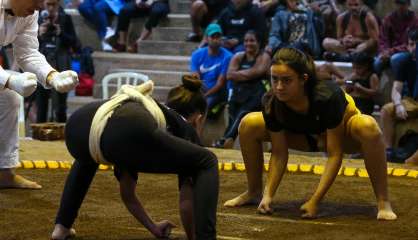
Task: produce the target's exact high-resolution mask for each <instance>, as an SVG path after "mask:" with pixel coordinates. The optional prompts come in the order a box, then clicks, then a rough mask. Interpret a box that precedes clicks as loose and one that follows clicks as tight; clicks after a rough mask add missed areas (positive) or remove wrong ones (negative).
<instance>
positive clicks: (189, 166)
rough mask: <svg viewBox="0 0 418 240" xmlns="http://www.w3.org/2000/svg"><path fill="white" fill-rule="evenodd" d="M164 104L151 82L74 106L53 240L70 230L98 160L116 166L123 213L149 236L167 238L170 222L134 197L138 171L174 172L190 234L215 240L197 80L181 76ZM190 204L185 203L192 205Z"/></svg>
mask: <svg viewBox="0 0 418 240" xmlns="http://www.w3.org/2000/svg"><path fill="white" fill-rule="evenodd" d="M182 81H183V84H182V85H181V86H178V87H175V88H173V89H171V91H170V92H169V94H168V99H167V102H166V104H167V106H165V105H162V104H159V103H157V102H156V101H154V100H153V99H152V98H151V97H150V96H149V94H150V92H152V88H153V83H152V82H151V81H148V82H146V83H144V84H142V85H139V86H136V87H134V86H123V87H122V88H121V90H120V91H119V92H118V93H117V94H116V95H115V96H113V97H112V99H111V100H108V101H101V102H97V103H91V104H88V105H86V106H84V107H82V108H81V109H79V110H77V111H76V112H75V113H74V114H73V115H72V116H71V117H70V119H69V120H68V122H67V125H66V134H65V135H66V136H65V140H66V145H67V148H68V151H69V152H70V153H71V155H72V156H73V157H74V158H75V161H74V163H73V166H72V168H71V170H70V173H69V175H68V178H67V180H66V183H65V187H64V192H63V194H62V198H61V204H60V207H59V210H58V213H57V216H56V220H55V228H54V231H53V232H52V236H51V238H52V239H54V240H55V239H56V240H58V239H67V238H68V237H70V236H73V235H75V231H74V229H72V228H71V226H72V225H73V223H74V221H75V219H76V217H77V213H78V210H79V208H80V206H81V203H82V202H83V199H84V197H85V195H86V193H87V191H88V189H89V186H90V184H91V182H92V180H93V177H94V175H95V173H96V171H97V168H98V165H99V163H104V164H111V165H113V166H114V170H115V176H116V178H117V179H118V180H119V183H120V194H121V198H122V200H123V202H124V204H125V206H126V207H127V209H128V210H129V212H130V213H131V214H132V215H133V216H134V217H135V218H136V219H137V220H138V221H139V222H140V223H142V224H143V225H144V226H145V227H146V228H147V229H148V230H149V231H150V232H151V233H152V234H153V235H154V236H155V237H167V236H168V234H169V233H170V230H171V228H172V227H173V225H172V223H170V222H169V221H166V220H164V221H161V222H154V221H153V220H152V219H151V218H150V217H149V216H148V214H147V213H146V211H145V209H144V208H143V207H142V205H141V203H140V201H139V199H138V198H137V196H136V194H135V188H136V183H137V177H138V176H137V174H138V172H144V173H174V174H178V176H179V186H180V216H181V219H182V222H183V225H184V228H185V231H186V234H187V237H188V238H189V239H216V207H217V199H218V187H219V182H218V164H217V158H216V156H215V155H214V154H213V153H212V152H210V151H208V150H207V149H205V148H203V147H201V146H200V145H199V144H200V140H199V136H198V135H199V134H198V133H200V132H201V130H202V126H203V124H204V121H205V116H206V101H205V99H204V97H203V95H202V93H201V90H200V88H201V82H200V81H199V80H196V79H193V78H191V77H183V80H182ZM190 203H191V204H190Z"/></svg>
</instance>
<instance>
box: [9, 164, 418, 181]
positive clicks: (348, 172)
mask: <svg viewBox="0 0 418 240" xmlns="http://www.w3.org/2000/svg"><path fill="white" fill-rule="evenodd" d="M71 165H72V162H70V161H44V160H22V161H20V163H19V165H18V166H17V168H23V169H69V168H71ZM218 167H219V170H221V171H226V172H228V171H239V172H243V171H245V165H244V163H235V162H225V163H219V164H218ZM112 169H113V167H112V166H108V165H103V164H100V165H99V170H112ZM268 169H269V165H268V164H264V170H265V171H266V172H267V171H268ZM324 169H325V166H324V165H313V164H303V163H301V164H292V163H289V164H287V171H288V172H290V173H312V174H317V175H322V174H323V172H324ZM387 173H388V175H389V176H393V177H409V178H418V170H415V169H405V168H391V167H389V168H388V169H387ZM338 175H343V176H347V177H363V178H368V177H369V175H368V174H367V171H366V169H365V168H358V167H348V166H347V167H344V166H343V167H341V168H340V171H339V172H338Z"/></svg>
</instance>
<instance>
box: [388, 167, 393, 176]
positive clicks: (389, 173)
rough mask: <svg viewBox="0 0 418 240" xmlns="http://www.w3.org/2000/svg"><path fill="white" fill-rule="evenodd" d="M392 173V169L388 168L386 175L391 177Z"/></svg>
mask: <svg viewBox="0 0 418 240" xmlns="http://www.w3.org/2000/svg"><path fill="white" fill-rule="evenodd" d="M392 172H393V168H391V167H389V168H388V175H392Z"/></svg>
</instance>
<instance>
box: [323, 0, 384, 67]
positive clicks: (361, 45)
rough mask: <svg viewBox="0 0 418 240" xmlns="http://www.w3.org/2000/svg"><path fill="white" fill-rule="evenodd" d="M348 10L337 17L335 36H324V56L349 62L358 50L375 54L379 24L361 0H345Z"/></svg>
mask: <svg viewBox="0 0 418 240" xmlns="http://www.w3.org/2000/svg"><path fill="white" fill-rule="evenodd" d="M346 3H347V8H348V10H347V11H345V12H343V13H341V14H340V15H339V16H338V17H337V38H336V39H335V38H325V39H324V41H323V46H324V49H325V51H326V52H325V53H324V54H325V55H326V57H325V56H324V58H328V59H332V60H333V61H339V62H351V60H352V55H353V54H355V53H359V52H367V53H368V54H370V55H374V54H376V51H377V41H378V38H379V25H378V21H377V19H376V17H375V16H374V14H373V13H372V12H371V11H370V10H369V8H368V7H367V6H365V5H364V4H363V1H362V0H347V2H346Z"/></svg>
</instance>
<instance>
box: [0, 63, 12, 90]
mask: <svg viewBox="0 0 418 240" xmlns="http://www.w3.org/2000/svg"><path fill="white" fill-rule="evenodd" d="M9 77H10V73H8V72H6V71H5V70H4V69H3V68H2V67H1V66H0V91H1V90H3V89H4V87H5V85H6V82H7V79H9Z"/></svg>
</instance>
